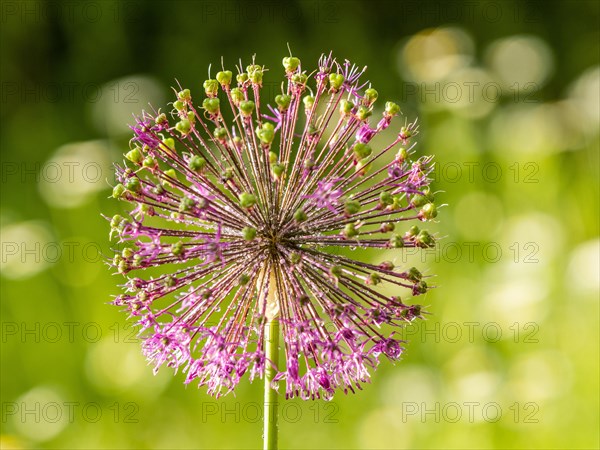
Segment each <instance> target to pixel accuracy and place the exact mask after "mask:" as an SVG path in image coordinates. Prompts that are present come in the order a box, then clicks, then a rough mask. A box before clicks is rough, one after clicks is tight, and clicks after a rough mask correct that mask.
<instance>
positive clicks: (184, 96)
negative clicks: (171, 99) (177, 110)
mask: <svg viewBox="0 0 600 450" xmlns="http://www.w3.org/2000/svg"><path fill="white" fill-rule="evenodd" d="M177 98H178V99H179V100H182V101H184V102H188V101H190V100H191V99H192V95H191V94H190V90H189V89H183V90H182V91H179V92H178V93H177Z"/></svg>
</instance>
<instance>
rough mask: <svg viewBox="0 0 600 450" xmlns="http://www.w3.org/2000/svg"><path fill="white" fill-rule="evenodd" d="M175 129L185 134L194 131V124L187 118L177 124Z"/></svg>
mask: <svg viewBox="0 0 600 450" xmlns="http://www.w3.org/2000/svg"><path fill="white" fill-rule="evenodd" d="M175 129H176V130H177V131H179V132H180V133H181V134H182V135H183V136H186V135H187V134H189V132H190V131H192V124H190V121H189V120H187V119H182V120H180V121H179V122H177V124H176V125H175Z"/></svg>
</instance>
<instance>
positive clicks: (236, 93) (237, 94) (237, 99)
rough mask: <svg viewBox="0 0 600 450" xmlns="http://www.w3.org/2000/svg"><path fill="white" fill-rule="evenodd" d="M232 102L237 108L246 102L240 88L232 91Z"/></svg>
mask: <svg viewBox="0 0 600 450" xmlns="http://www.w3.org/2000/svg"><path fill="white" fill-rule="evenodd" d="M231 100H232V101H233V104H234V105H236V106H239V104H240V103H241V102H243V101H244V100H245V97H244V93H243V92H242V90H241V89H240V88H233V89H232V90H231Z"/></svg>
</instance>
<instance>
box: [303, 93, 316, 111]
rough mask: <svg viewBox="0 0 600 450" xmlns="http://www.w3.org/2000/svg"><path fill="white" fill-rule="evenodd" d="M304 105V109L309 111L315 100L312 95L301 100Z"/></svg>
mask: <svg viewBox="0 0 600 450" xmlns="http://www.w3.org/2000/svg"><path fill="white" fill-rule="evenodd" d="M302 102H303V103H304V109H305V110H309V109H310V108H312V107H313V105H314V104H315V98H314V97H313V96H312V95H307V96H305V97H304V98H303V99H302Z"/></svg>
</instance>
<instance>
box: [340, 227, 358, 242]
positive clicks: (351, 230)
mask: <svg viewBox="0 0 600 450" xmlns="http://www.w3.org/2000/svg"><path fill="white" fill-rule="evenodd" d="M342 235H343V236H344V237H345V238H347V239H352V238H353V237H356V236H358V230H357V229H356V226H355V225H354V224H353V223H347V224H346V226H345V227H344V231H342Z"/></svg>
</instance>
